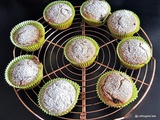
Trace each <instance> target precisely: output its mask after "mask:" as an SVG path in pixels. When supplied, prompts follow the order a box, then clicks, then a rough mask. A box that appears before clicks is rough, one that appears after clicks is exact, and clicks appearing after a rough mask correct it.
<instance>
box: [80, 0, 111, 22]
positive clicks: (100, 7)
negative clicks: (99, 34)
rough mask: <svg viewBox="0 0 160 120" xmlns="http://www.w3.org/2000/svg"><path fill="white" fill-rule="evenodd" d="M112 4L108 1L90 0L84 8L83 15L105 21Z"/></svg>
mask: <svg viewBox="0 0 160 120" xmlns="http://www.w3.org/2000/svg"><path fill="white" fill-rule="evenodd" d="M109 7H110V6H109V5H108V3H107V2H106V1H102V0H89V1H87V2H86V4H84V6H83V8H82V13H83V15H84V16H85V17H86V18H88V19H91V20H96V21H103V20H104V18H105V17H106V16H107V15H108V14H109V12H110V8H109Z"/></svg>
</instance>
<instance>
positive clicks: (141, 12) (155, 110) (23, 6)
mask: <svg viewBox="0 0 160 120" xmlns="http://www.w3.org/2000/svg"><path fill="white" fill-rule="evenodd" d="M51 1H52V0H0V53H1V55H0V67H1V68H0V120H37V118H36V117H35V116H34V115H32V114H31V113H30V112H29V111H28V110H27V109H26V108H25V107H24V106H23V105H22V104H21V102H20V101H19V100H18V98H17V97H16V95H15V93H14V91H13V88H12V87H10V86H8V84H7V83H6V82H5V79H4V70H5V68H6V66H7V64H8V63H9V62H10V61H11V60H12V59H13V56H12V50H13V47H14V46H13V45H12V43H11V42H10V39H9V35H10V34H9V33H10V30H11V28H12V27H13V26H15V25H16V24H18V23H19V22H21V21H24V20H29V19H32V20H37V19H38V18H40V17H42V12H43V9H44V8H45V6H46V5H47V4H48V3H50V2H51ZM69 1H70V2H71V3H72V4H73V5H74V6H80V5H81V4H82V2H84V1H82V0H69ZM108 3H109V4H110V5H111V11H112V12H113V11H115V10H118V9H129V10H132V11H134V12H135V13H136V14H137V15H138V16H139V18H140V20H141V27H142V28H143V29H144V30H145V32H146V33H147V35H148V36H149V38H150V40H151V42H152V44H153V57H154V58H155V59H156V61H157V65H156V73H155V77H154V80H153V84H152V86H151V89H150V91H149V92H148V94H147V96H146V97H145V99H144V100H143V101H142V103H141V104H140V105H139V106H138V107H137V108H136V109H135V110H134V111H133V115H156V118H151V117H150V118H140V120H143V119H144V120H145V119H147V120H160V114H159V110H160V75H159V73H160V63H159V60H160V47H159V46H160V0H108ZM137 119H138V118H137Z"/></svg>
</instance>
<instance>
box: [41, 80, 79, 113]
mask: <svg viewBox="0 0 160 120" xmlns="http://www.w3.org/2000/svg"><path fill="white" fill-rule="evenodd" d="M58 80H64V81H67V82H69V83H70V84H72V85H73V87H74V88H75V90H76V99H75V102H74V103H73V105H72V106H71V107H70V108H69V109H68V110H66V111H64V112H62V113H61V114H52V113H50V112H48V110H46V109H45V108H44V107H43V105H42V103H41V95H42V94H43V90H44V89H45V88H46V87H47V86H48V85H49V84H50V83H53V82H56V81H58ZM79 94H80V86H79V85H78V84H77V83H76V82H74V81H71V80H69V79H66V78H55V79H52V80H50V81H48V82H47V83H45V84H44V85H43V87H42V88H41V89H40V91H39V94H38V104H39V107H40V108H41V110H42V111H43V112H44V113H46V114H48V115H51V116H62V115H65V114H68V113H69V112H70V111H71V110H72V109H73V108H74V107H75V105H76V103H77V101H78V98H79Z"/></svg>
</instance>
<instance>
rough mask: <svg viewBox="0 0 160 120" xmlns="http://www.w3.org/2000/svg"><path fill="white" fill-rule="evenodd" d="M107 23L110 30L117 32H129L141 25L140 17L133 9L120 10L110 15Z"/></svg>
mask: <svg viewBox="0 0 160 120" xmlns="http://www.w3.org/2000/svg"><path fill="white" fill-rule="evenodd" d="M107 25H108V28H109V29H110V31H112V32H115V33H116V34H127V33H131V32H133V31H135V30H136V28H137V26H139V18H138V17H137V15H136V14H134V13H133V12H132V11H129V10H118V11H115V12H113V13H112V14H111V15H110V16H109V18H108V20H107Z"/></svg>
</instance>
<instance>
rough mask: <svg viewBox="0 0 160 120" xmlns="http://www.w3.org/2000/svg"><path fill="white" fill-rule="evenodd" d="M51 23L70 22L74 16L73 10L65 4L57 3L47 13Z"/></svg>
mask: <svg viewBox="0 0 160 120" xmlns="http://www.w3.org/2000/svg"><path fill="white" fill-rule="evenodd" d="M45 16H46V19H47V20H48V21H49V22H52V23H56V24H60V23H64V22H66V21H67V20H69V19H70V18H71V16H72V9H71V7H70V6H69V5H67V4H64V3H57V4H53V5H52V6H50V7H49V8H48V9H47V10H46V12H45Z"/></svg>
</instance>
